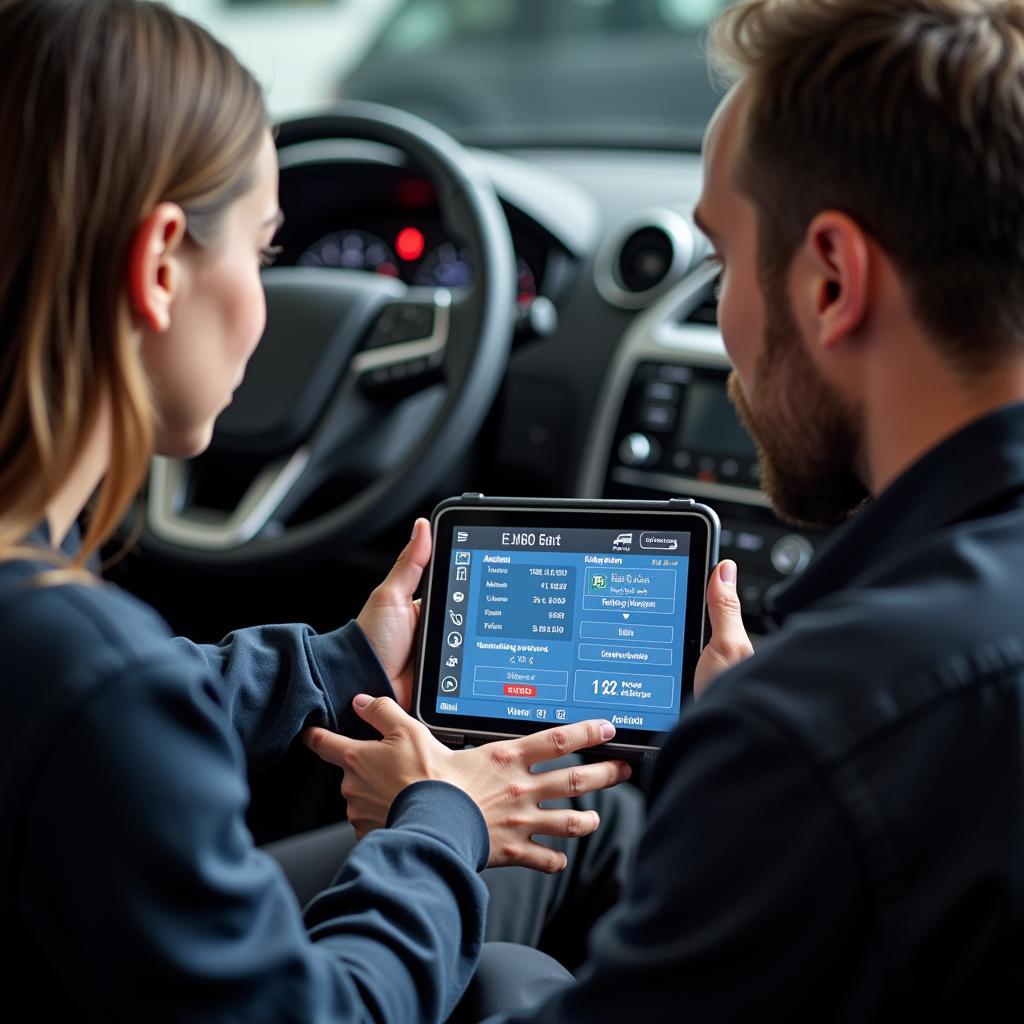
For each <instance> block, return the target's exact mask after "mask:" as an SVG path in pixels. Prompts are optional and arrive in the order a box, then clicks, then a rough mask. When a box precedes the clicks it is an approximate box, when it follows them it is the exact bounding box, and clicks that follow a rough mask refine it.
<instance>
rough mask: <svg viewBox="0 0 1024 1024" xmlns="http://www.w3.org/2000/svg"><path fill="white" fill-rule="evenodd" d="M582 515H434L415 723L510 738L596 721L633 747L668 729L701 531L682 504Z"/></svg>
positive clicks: (706, 532)
mask: <svg viewBox="0 0 1024 1024" xmlns="http://www.w3.org/2000/svg"><path fill="white" fill-rule="evenodd" d="M497 500H498V499H495V501H497ZM670 505H671V506H673V508H672V511H669V506H670ZM637 506H641V507H637ZM588 507H589V511H587V510H585V509H583V508H581V507H579V506H575V507H574V506H571V505H568V506H567V505H566V504H565V503H562V504H561V505H559V506H557V507H556V506H545V505H541V506H538V507H536V509H535V510H533V511H526V510H524V509H523V508H522V507H521V506H519V505H515V504H509V505H506V506H505V508H504V509H502V508H498V507H486V508H485V507H480V506H477V505H474V504H473V503H467V504H457V505H455V506H454V507H449V508H447V509H444V510H443V512H442V514H440V515H435V553H434V561H433V564H432V572H431V576H430V583H429V595H428V601H427V605H428V607H427V619H428V621H427V623H426V625H425V631H426V636H425V638H424V639H425V641H426V642H425V644H424V651H423V664H422V665H421V677H422V681H421V685H420V695H419V696H420V704H419V710H420V713H421V717H422V718H423V719H424V721H426V722H427V724H429V725H431V726H434V727H438V728H442V729H443V728H446V727H447V728H451V729H457V730H458V731H460V732H466V731H467V730H468V731H470V732H475V731H480V732H484V733H492V734H500V735H508V734H516V735H518V734H521V733H522V732H526V731H534V730H535V729H537V728H545V727H547V726H551V725H558V724H560V723H567V722H577V721H582V720H584V719H588V718H607V719H608V720H609V721H611V722H612V723H613V724H614V725H615V726H616V729H617V731H618V734H619V737H621V736H622V735H623V734H625V735H626V736H627V737H628V739H629V740H631V741H632V742H633V743H635V744H638V745H640V746H643V747H647V746H651V745H657V744H656V743H655V741H654V737H656V736H658V735H660V734H663V733H666V732H668V731H669V730H670V729H671V728H672V727H673V726H674V725H675V724H676V722H677V721H678V719H679V713H680V710H681V706H682V701H683V699H684V696H685V694H686V692H687V690H688V689H689V686H690V684H691V682H692V676H693V667H694V664H695V661H696V656H697V655H698V654H699V651H700V646H701V636H702V631H703V618H704V601H703V594H704V584H705V581H706V579H707V574H708V572H709V570H710V567H711V564H712V559H713V551H712V547H713V534H714V532H715V531H714V529H713V528H709V520H708V518H707V516H706V515H705V514H704V513H703V511H702V510H701V509H702V507H700V506H693V504H692V503H689V502H671V503H669V502H664V503H661V502H651V503H632V506H631V507H630V506H623V505H621V504H616V503H600V502H595V503H590V504H589V506H588ZM695 509H696V510H695Z"/></svg>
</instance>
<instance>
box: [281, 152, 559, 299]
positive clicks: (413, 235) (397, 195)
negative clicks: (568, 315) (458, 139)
mask: <svg viewBox="0 0 1024 1024" xmlns="http://www.w3.org/2000/svg"><path fill="white" fill-rule="evenodd" d="M281 205H282V208H283V209H284V210H286V211H287V220H286V222H285V224H284V226H283V227H282V228H281V231H280V232H279V236H278V239H277V242H278V244H279V245H280V246H281V250H282V251H281V253H280V255H279V256H278V259H277V261H276V262H277V263H278V265H281V266H308V267H327V268H334V269H338V270H359V271H365V272H367V273H371V274H379V275H381V276H384V277H392V278H397V279H399V280H401V281H403V282H404V283H405V284H408V285H417V286H425V287H435V288H447V289H449V290H455V289H459V288H464V287H467V286H469V285H470V284H471V283H472V281H473V274H474V268H473V266H472V262H471V260H470V258H469V255H468V253H467V251H466V248H465V246H464V245H463V243H462V241H461V239H459V238H458V236H457V235H454V234H453V233H452V232H451V231H450V230H449V229H448V228H446V226H445V225H444V224H443V223H442V218H441V212H440V207H439V203H438V198H437V194H436V191H435V188H434V185H433V184H432V182H431V181H430V179H429V178H427V177H426V176H425V175H423V174H419V173H416V172H415V171H414V170H410V169H407V168H404V167H399V166H391V165H388V164H384V165H381V164H375V163H359V162H357V163H351V162H342V161H338V162H334V161H329V162H327V163H320V162H316V163H309V164H302V165H298V166H292V167H290V168H289V169H288V172H287V173H285V174H282V179H281ZM503 209H504V210H505V214H506V216H507V217H508V219H509V226H510V229H511V231H512V236H513V244H514V248H515V268H516V281H515V287H516V295H517V297H518V300H519V303H520V305H521V306H528V305H529V304H530V303H531V302H532V301H533V300H535V299H536V298H537V297H538V295H539V294H541V288H542V286H543V285H544V284H545V274H546V271H547V268H548V264H549V261H550V260H551V258H552V255H554V257H555V259H556V261H557V257H558V254H559V251H560V249H561V248H562V247H560V246H559V244H558V242H557V240H555V239H554V238H552V237H551V236H550V235H549V234H548V233H547V232H545V231H544V230H543V229H541V228H540V227H539V226H538V225H536V224H535V223H532V222H531V221H530V220H529V218H527V217H526V216H524V215H523V214H522V213H521V212H520V211H518V210H517V209H515V208H514V207H512V206H510V205H508V204H505V205H504V207H503ZM550 284H551V283H550V282H548V286H549V287H550Z"/></svg>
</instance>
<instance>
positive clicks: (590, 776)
mask: <svg viewBox="0 0 1024 1024" xmlns="http://www.w3.org/2000/svg"><path fill="white" fill-rule="evenodd" d="M632 774H633V769H632V768H630V766H629V765H628V764H626V762H625V761H602V762H601V763H600V764H580V765H573V766H572V767H571V768H555V769H553V770H552V771H549V772H543V773H541V774H539V775H537V776H535V778H536V779H537V790H536V798H537V800H538V801H539V800H557V799H559V798H561V797H567V796H581V795H582V794H583V793H592V792H593V791H594V790H596V789H608V788H609V787H610V786H617V785H618V784H619V783H620V782H625V781H626V779H628V778H629V777H630V775H632Z"/></svg>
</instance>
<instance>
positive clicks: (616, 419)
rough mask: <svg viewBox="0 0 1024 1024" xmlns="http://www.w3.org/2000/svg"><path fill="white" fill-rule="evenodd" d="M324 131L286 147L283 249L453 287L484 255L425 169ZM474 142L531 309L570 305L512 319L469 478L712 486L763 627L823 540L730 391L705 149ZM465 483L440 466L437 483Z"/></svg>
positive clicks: (594, 488)
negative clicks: (540, 304)
mask: <svg viewBox="0 0 1024 1024" xmlns="http://www.w3.org/2000/svg"><path fill="white" fill-rule="evenodd" d="M330 145H331V146H332V147H333V148H332V149H329V150H328V149H324V148H323V144H321V146H320V148H319V149H318V150H316V151H310V150H309V149H308V148H305V149H304V148H302V147H296V149H297V150H298V152H291V151H285V152H284V153H282V164H281V168H282V169H281V203H282V207H283V209H284V210H285V212H286V216H287V221H286V223H285V225H284V227H283V228H282V229H281V232H280V234H279V237H278V239H277V241H278V242H279V244H280V245H281V246H282V252H281V254H280V257H279V262H280V263H281V264H283V265H293V266H314V267H323V268H337V269H343V270H358V271H364V272H366V273H371V274H377V275H383V276H387V277H396V278H399V279H400V280H402V281H404V282H405V283H406V284H409V285H418V286H428V287H435V288H438V287H439V288H447V289H456V290H457V289H458V288H460V287H462V286H465V285H467V284H469V283H470V282H471V281H472V278H473V273H474V268H473V267H472V265H471V263H470V261H469V259H468V258H467V257H466V254H465V251H464V248H463V246H462V243H461V240H460V239H459V238H458V236H457V234H455V233H453V232H452V231H451V230H449V229H448V227H447V226H446V225H445V224H444V222H443V219H442V216H441V212H440V205H439V203H438V197H437V195H436V193H435V190H434V187H433V185H432V184H431V181H430V179H429V178H428V177H427V175H426V174H425V173H422V172H420V171H419V170H418V169H416V168H415V167H410V166H407V165H406V164H405V163H404V162H403V160H404V158H400V157H399V156H398V155H396V154H395V153H393V152H391V151H389V150H388V149H387V147H380V146H374V147H373V149H372V150H370V149H368V148H367V144H362V143H358V144H357V143H350V142H349V143H346V142H335V143H331V144H330ZM339 147H341V148H339ZM475 156H476V157H477V159H479V161H480V162H481V164H482V165H483V168H484V170H485V171H486V173H487V174H488V176H489V177H490V178H491V180H492V182H493V183H494V185H495V188H496V191H497V192H498V195H499V199H500V201H501V204H502V209H503V210H504V212H505V216H506V217H507V219H508V223H509V228H510V233H511V236H512V241H513V247H514V250H515V257H516V261H515V274H516V281H515V288H516V294H517V296H518V300H519V305H520V310H521V312H525V311H527V310H528V309H529V307H530V306H531V305H532V304H533V303H535V302H537V300H538V299H541V300H545V301H548V302H550V303H552V304H553V306H554V308H555V309H556V311H557V317H556V320H555V324H554V326H553V328H552V329H550V330H548V331H545V332H542V334H543V336H539V335H538V333H536V332H530V331H529V330H525V331H524V330H521V331H520V332H519V335H518V337H517V342H518V343H517V345H516V347H515V348H514V349H513V353H512V358H511V361H510V363H509V366H508V369H507V372H506V376H505V379H504V381H503V384H502V388H501V392H500V396H499V400H498V402H497V404H496V406H495V408H494V411H493V413H492V415H491V417H490V419H489V421H488V423H487V425H486V427H485V429H484V432H483V433H482V434H481V436H480V438H479V439H478V441H477V444H476V446H475V448H474V450H473V451H474V454H473V456H472V457H471V463H470V464H467V466H466V467H465V475H464V477H463V482H464V484H465V486H466V487H467V488H469V489H474V490H484V491H486V492H487V493H491V494H507V495H524V496H527V495H528V496H580V497H618V498H649V497H665V496H679V495H692V496H694V497H698V498H700V499H701V500H704V501H707V502H708V503H710V504H712V505H713V506H714V507H715V508H716V509H717V510H718V511H719V513H720V515H721V517H722V519H723V527H724V530H723V538H722V540H723V543H722V552H723V555H726V556H728V557H732V558H735V559H736V560H737V561H738V562H739V563H740V571H741V597H742V599H743V606H744V613H745V615H746V618H747V622H748V626H750V627H751V628H752V629H754V630H760V629H761V628H763V625H764V624H763V620H762V616H761V603H762V599H763V597H764V594H765V592H766V591H767V590H768V589H769V588H770V587H771V586H772V585H773V584H775V583H777V582H779V581H780V580H782V579H784V578H786V577H787V576H790V575H792V574H794V573H796V572H799V571H801V570H802V568H803V567H804V566H805V565H806V564H807V562H808V561H809V559H810V557H811V555H812V554H813V551H814V549H815V547H816V545H817V544H818V543H819V542H820V539H821V538H820V537H819V536H816V535H813V534H811V533H809V532H807V531H794V530H792V529H790V528H788V527H786V526H784V525H783V524H781V523H779V522H778V521H777V520H776V519H775V517H774V516H773V514H772V512H771V510H770V506H769V503H768V501H767V498H766V497H765V496H764V494H763V493H762V492H761V490H760V483H759V468H758V458H757V451H756V447H755V445H754V443H753V441H752V440H751V439H750V438H749V436H747V434H746V432H745V431H744V429H743V428H742V426H741V425H740V424H739V421H738V419H737V417H736V415H735V413H734V411H733V409H732V406H731V404H730V403H729V401H728V398H727V396H726V390H725V384H726V379H727V376H728V373H729V369H730V367H729V362H728V358H727V356H726V354H725V350H724V347H723V345H722V342H721V338H720V336H719V334H718V330H717V325H716V299H715V271H714V270H713V268H710V267H708V266H707V265H706V264H705V263H704V262H703V259H702V257H703V253H704V251H705V248H704V242H703V239H702V238H701V236H700V234H699V232H697V231H696V229H695V228H694V227H693V225H692V221H691V220H690V217H689V214H690V211H691V210H692V207H693V205H694V203H695V202H696V199H697V196H698V194H699V189H700V180H701V179H700V166H699V158H698V157H697V156H696V154H689V153H632V152H626V151H623V152H615V151H609V152H605V153H593V152H586V151H580V152H575V151H559V150H529V151H518V152H505V153H500V152H495V151H490V150H478V151H476V152H475ZM525 342H530V344H525ZM458 486H460V483H459V482H458V481H451V482H448V483H447V486H446V485H445V484H442V485H441V488H440V489H439V490H438V494H437V497H438V498H442V497H444V496H446V493H445V492H446V491H447V493H452V492H453V491H454V490H456V489H457V488H458ZM425 511H426V510H425Z"/></svg>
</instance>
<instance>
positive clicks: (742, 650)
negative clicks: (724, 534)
mask: <svg viewBox="0 0 1024 1024" xmlns="http://www.w3.org/2000/svg"><path fill="white" fill-rule="evenodd" d="M708 616H709V617H710V619H711V641H710V642H709V643H708V645H707V647H705V648H704V650H703V651H701V655H700V660H699V661H698V662H697V671H696V674H695V675H694V677H693V695H694V696H695V697H699V696H700V695H701V694H702V693H703V692H704V691H705V690H706V689H707V688H708V686H710V684H711V680H712V679H714V678H715V677H716V676H718V675H720V674H721V673H722V672H724V671H725V670H726V669H727V668H732V666H733V665H738V664H739V663H740V662H741V661H745V660H746V659H747V658H749V657H750V656H751V655H752V654H753V653H754V648H753V647H752V646H751V643H750V638H749V637H748V636H747V631H746V630H745V629H744V628H743V617H742V616H741V615H740V599H739V596H738V595H737V593H736V563H735V562H730V561H729V560H728V559H725V560H724V561H722V562H719V563H718V565H717V566H716V567H715V571H714V572H713V573H712V574H711V579H710V580H708Z"/></svg>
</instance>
